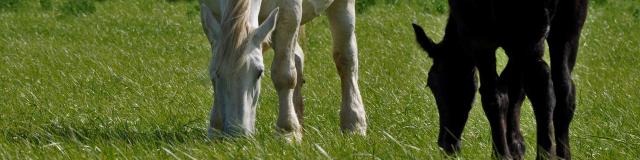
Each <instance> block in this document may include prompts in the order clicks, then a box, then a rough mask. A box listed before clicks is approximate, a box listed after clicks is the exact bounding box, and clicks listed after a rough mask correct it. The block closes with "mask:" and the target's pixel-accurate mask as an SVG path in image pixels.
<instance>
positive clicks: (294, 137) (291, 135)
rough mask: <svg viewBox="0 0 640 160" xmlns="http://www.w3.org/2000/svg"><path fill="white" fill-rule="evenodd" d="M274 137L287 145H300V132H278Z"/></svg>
mask: <svg viewBox="0 0 640 160" xmlns="http://www.w3.org/2000/svg"><path fill="white" fill-rule="evenodd" d="M276 136H277V137H280V138H282V139H284V140H285V141H286V142H287V143H289V144H300V143H302V131H301V130H296V131H285V130H278V132H277V133H276Z"/></svg>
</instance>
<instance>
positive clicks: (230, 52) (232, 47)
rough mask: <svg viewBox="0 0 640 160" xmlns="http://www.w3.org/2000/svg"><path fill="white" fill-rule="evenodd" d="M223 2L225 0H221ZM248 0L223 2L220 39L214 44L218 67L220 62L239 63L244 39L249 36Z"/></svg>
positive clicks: (244, 42)
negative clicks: (216, 47) (216, 48)
mask: <svg viewBox="0 0 640 160" xmlns="http://www.w3.org/2000/svg"><path fill="white" fill-rule="evenodd" d="M223 3H225V2H223ZM250 3H251V1H250V0H229V1H226V4H223V12H222V19H221V20H220V24H221V25H220V27H221V29H220V30H221V33H222V35H221V39H220V41H219V42H218V43H217V44H216V45H218V46H220V47H218V50H217V51H216V58H215V59H216V61H217V64H218V67H220V66H224V65H222V63H221V62H231V63H239V61H241V60H242V58H239V57H242V54H241V53H242V49H243V48H244V46H245V45H247V44H246V43H247V41H245V39H247V38H248V36H249V29H250V27H249V25H248V20H249V16H250V12H249V8H250V6H251V4H250Z"/></svg>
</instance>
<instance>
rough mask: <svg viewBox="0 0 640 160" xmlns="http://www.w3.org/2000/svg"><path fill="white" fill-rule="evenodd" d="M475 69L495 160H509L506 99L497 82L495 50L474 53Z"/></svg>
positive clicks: (501, 86)
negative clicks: (489, 128) (489, 127)
mask: <svg viewBox="0 0 640 160" xmlns="http://www.w3.org/2000/svg"><path fill="white" fill-rule="evenodd" d="M475 56H476V57H475V60H476V67H477V68H478V72H479V73H480V95H481V99H482V108H483V109H484V112H485V114H486V116H487V119H488V120H489V124H490V125H491V136H492V138H493V146H494V147H493V148H494V151H495V154H496V156H497V158H499V159H511V155H510V153H509V146H508V145H507V136H506V134H507V131H506V130H507V124H506V117H505V113H506V111H507V104H508V99H507V98H508V97H507V95H506V87H505V86H504V85H503V84H501V83H500V82H499V79H498V73H497V72H496V56H495V49H493V50H483V51H479V52H475Z"/></svg>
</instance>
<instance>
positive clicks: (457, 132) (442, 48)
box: [413, 0, 588, 159]
mask: <svg viewBox="0 0 640 160" xmlns="http://www.w3.org/2000/svg"><path fill="white" fill-rule="evenodd" d="M587 3H588V2H587V0H449V7H450V13H449V19H448V22H447V26H446V30H445V35H444V38H443V40H442V41H441V42H440V43H438V44H435V43H434V42H433V41H432V40H431V39H430V38H429V37H427V36H426V34H425V33H424V30H423V29H422V28H421V27H420V26H418V25H416V24H413V27H414V30H415V32H416V38H417V41H418V42H419V43H420V45H421V46H422V48H423V49H424V50H426V51H427V52H428V53H429V57H431V58H432V59H433V65H432V66H431V69H430V70H429V78H428V85H429V87H430V88H431V91H432V92H433V95H434V97H435V99H436V103H437V105H438V112H439V115H440V134H439V136H438V145H439V146H440V147H441V148H442V149H443V150H444V151H445V152H447V153H448V154H453V153H456V152H458V151H459V149H460V138H461V134H462V130H463V128H464V125H465V123H466V121H467V117H468V113H469V110H470V109H471V106H472V103H473V101H474V97H475V93H476V90H477V83H476V76H475V72H476V69H477V71H478V72H479V75H480V89H479V90H480V94H481V98H482V106H483V109H484V112H485V114H486V116H487V119H488V120H489V123H490V124H491V133H492V138H493V146H494V147H493V149H494V154H495V155H496V156H497V158H503V159H512V158H513V159H522V158H523V155H524V152H525V146H524V140H523V138H522V134H521V133H520V128H519V123H520V106H521V105H522V101H523V100H524V97H525V94H526V96H528V97H529V99H530V100H531V104H532V105H533V110H534V113H535V116H536V124H537V144H538V152H537V153H538V154H537V158H538V159H541V158H544V159H546V158H553V156H554V155H557V156H558V157H559V158H564V159H570V158H571V154H570V149H569V123H570V122H571V119H572V118H573V114H574V110H575V86H574V84H573V82H572V79H571V72H572V70H573V67H574V64H575V61H576V54H577V51H578V41H579V38H580V32H581V30H582V26H583V24H584V21H585V19H586V16H587ZM545 40H547V43H548V45H549V48H550V56H551V57H550V58H551V69H549V67H548V65H547V63H546V62H545V61H544V60H543V58H542V57H543V54H544V42H545ZM498 47H502V48H503V49H504V50H505V52H506V54H507V56H508V57H509V61H508V63H507V66H506V67H505V69H504V70H503V71H502V73H501V75H500V76H498V73H497V72H496V56H495V51H496V49H497V48H498ZM554 138H555V139H554ZM555 144H557V146H556V145H555ZM554 147H556V148H555V149H554Z"/></svg>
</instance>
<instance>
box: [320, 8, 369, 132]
mask: <svg viewBox="0 0 640 160" xmlns="http://www.w3.org/2000/svg"><path fill="white" fill-rule="evenodd" d="M327 15H328V17H329V22H330V24H331V34H332V36H333V60H334V62H335V63H336V68H337V69H338V74H339V75H340V79H341V84H342V85H341V86H342V108H341V110H340V127H341V128H342V130H343V131H345V132H351V133H355V134H361V135H365V134H366V130H367V122H366V114H365V111H364V105H363V104H362V98H361V96H360V89H359V88H358V48H357V43H356V35H355V27H356V17H355V16H356V13H355V0H336V1H334V2H333V4H331V6H329V8H328V9H327Z"/></svg>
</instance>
